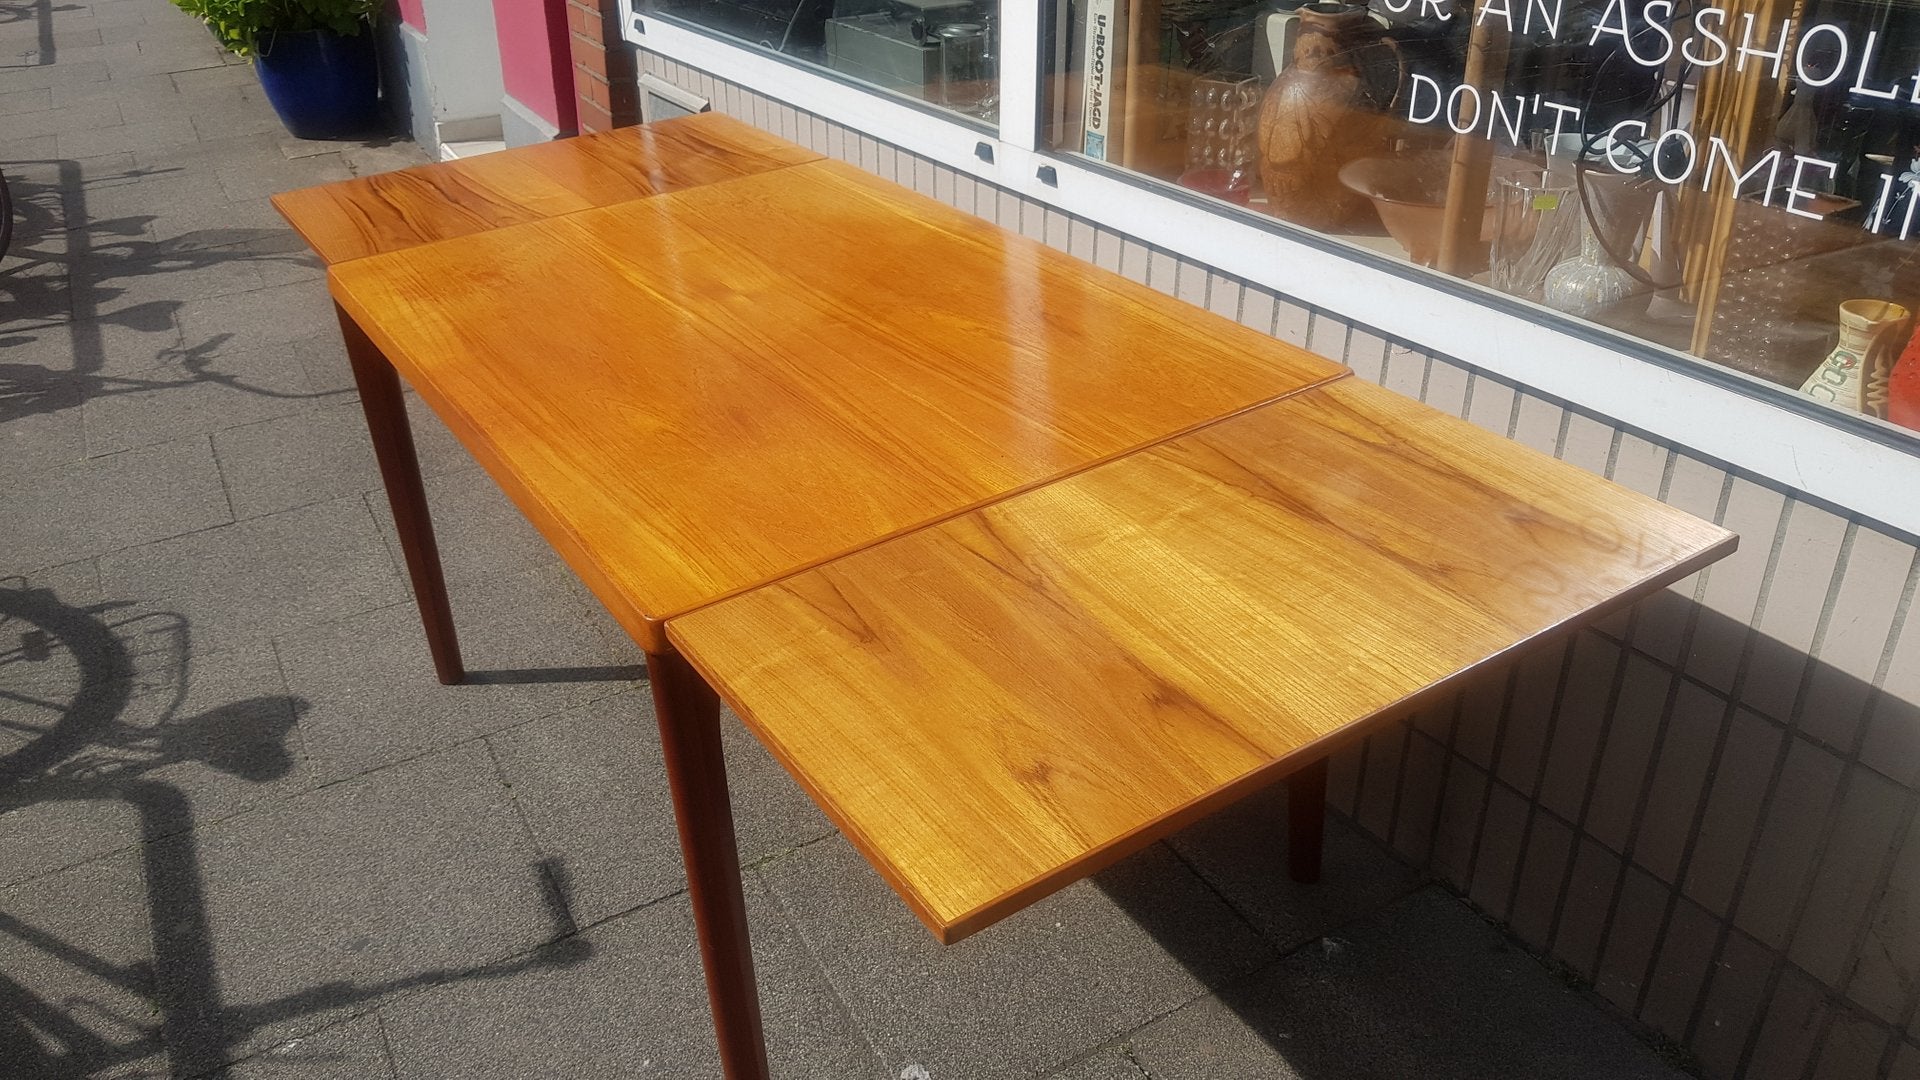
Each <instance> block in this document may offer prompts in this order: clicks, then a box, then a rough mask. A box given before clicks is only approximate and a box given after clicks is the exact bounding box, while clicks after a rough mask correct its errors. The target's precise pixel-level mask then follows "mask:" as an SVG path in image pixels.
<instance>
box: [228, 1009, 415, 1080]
mask: <svg viewBox="0 0 1920 1080" xmlns="http://www.w3.org/2000/svg"><path fill="white" fill-rule="evenodd" d="M223 1075H224V1078H225V1080H397V1076H396V1074H395V1073H394V1071H393V1059H392V1057H391V1056H390V1055H389V1054H388V1053H387V1037H386V1034H385V1033H384V1032H382V1031H381V1030H380V1017H379V1016H378V1015H377V1014H375V1013H365V1014H363V1015H360V1016H356V1017H354V1018H353V1019H351V1020H347V1021H344V1022H342V1023H338V1024H335V1025H333V1026H332V1027H330V1028H324V1029H322V1030H320V1031H316V1032H314V1033H313V1034H311V1035H302V1036H299V1037H298V1038H293V1039H288V1040H287V1041H286V1042H284V1043H281V1044H280V1045H279V1046H276V1047H274V1048H272V1049H271V1050H266V1051H263V1052H261V1053H259V1054H256V1055H254V1056H253V1057H250V1058H247V1059H246V1060H244V1061H241V1062H238V1063H236V1064H235V1065H233V1066H232V1067H231V1068H229V1069H227V1070H226V1072H225V1073H224V1074H223Z"/></svg>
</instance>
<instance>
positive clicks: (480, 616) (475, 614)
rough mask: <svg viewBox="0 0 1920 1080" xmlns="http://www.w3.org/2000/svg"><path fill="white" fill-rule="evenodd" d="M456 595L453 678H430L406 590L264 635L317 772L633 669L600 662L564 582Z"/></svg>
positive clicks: (405, 754) (536, 713) (568, 694)
mask: <svg viewBox="0 0 1920 1080" xmlns="http://www.w3.org/2000/svg"><path fill="white" fill-rule="evenodd" d="M295 513H298V511H295ZM456 601H457V602H456V603H455V605H454V610H455V612H456V619H457V624H458V626H459V628H460V645H461V652H462V654H463V656H464V658H465V660H466V663H467V670H468V671H469V672H470V673H471V674H472V677H470V678H469V680H468V681H467V682H466V683H464V684H462V685H459V686H442V685H440V684H439V683H438V682H436V681H435V680H434V678H433V664H432V660H431V659H430V657H429V656H428V654H427V647H426V639H425V637H424V636H423V635H422V633H421V631H420V617H419V614H418V611H417V609H416V608H415V607H414V605H413V604H412V603H411V602H410V601H409V602H401V603H396V604H393V605H392V606H389V607H385V608H382V609H380V610H377V611H372V612H368V613H366V614H363V615H360V616H357V617H353V618H348V619H343V620H340V621H337V622H332V623H328V624H325V625H318V626H313V627H310V628H308V629H305V630H301V631H292V632H288V633H285V634H282V635H280V636H279V637H277V638H276V642H275V643H276V646H277V648H278V649H279V652H280V657H281V663H282V666H283V667H284V668H285V670H286V673H287V686H288V689H289V692H290V693H291V694H292V695H293V696H295V697H297V698H300V699H301V700H302V701H304V702H306V705H307V711H306V712H305V713H303V714H302V716H301V721H300V723H301V736H302V738H303V740H304V742H305V745H306V749H307V753H308V755H309V758H310V761H311V764H312V768H313V769H314V771H315V774H316V775H317V776H318V777H320V778H322V779H334V778H338V777H343V776H351V775H354V774H357V773H360V772H364V771H366V770H368V769H372V768H376V767H379V766H382V765H386V764H389V763H391V762H394V761H400V760H405V759H407V758H410V757H413V756H415V755H418V754H421V753H425V752H427V751H430V750H434V749H437V748H440V747H446V746H451V745H455V744H458V743H462V742H465V741H468V740H472V739H478V738H479V737H481V736H483V735H489V734H492V733H493V732H496V731H501V730H504V729H506V728H509V727H513V726H514V725H516V724H523V723H526V722H527V721H529V720H537V719H539V718H541V717H543V716H551V715H553V714H554V713H557V712H560V711H562V710H564V709H567V708H571V707H573V706H576V705H581V704H585V703H586V702H589V701H593V700H596V699H598V698H602V697H608V696H611V695H613V694H616V693H619V692H620V691H622V690H624V689H627V688H629V687H630V686H631V685H632V683H631V681H630V680H631V679H632V678H633V677H634V676H636V675H637V674H638V672H637V671H635V670H633V669H629V668H621V667H617V666H615V665H614V664H613V663H611V659H610V658H609V657H608V655H607V653H606V651H605V648H604V645H603V644H602V643H601V641H600V639H599V638H598V637H597V636H595V635H594V634H593V633H591V631H590V630H589V629H588V627H587V624H586V621H585V620H584V619H583V618H582V617H581V614H580V610H579V606H578V604H577V603H576V602H575V601H574V599H573V597H572V596H571V594H569V593H568V592H567V591H566V588H565V585H564V583H561V582H557V581H556V582H553V583H552V584H551V585H550V586H548V587H547V588H545V589H535V588H519V589H511V590H506V589H503V590H501V591H497V592H494V593H491V594H477V593H476V594H469V595H467V596H463V597H457V598H456ZM461 616H464V617H461Z"/></svg>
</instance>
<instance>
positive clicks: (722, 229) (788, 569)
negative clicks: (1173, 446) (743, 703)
mask: <svg viewBox="0 0 1920 1080" xmlns="http://www.w3.org/2000/svg"><path fill="white" fill-rule="evenodd" d="M332 288H333V292H334V295H335V297H336V298H337V299H338V300H339V302H340V303H341V305H342V306H343V307H344V308H346V309H347V310H348V311H349V312H351V313H352V314H353V316H354V318H355V320H356V321H357V322H358V323H359V324H360V326H362V327H363V328H365V329H366V330H367V332H368V333H369V335H370V336H372V337H373V339H374V340H375V341H376V342H377V343H378V344H379V346H380V348H381V350H382V351H383V352H384V353H385V354H386V356H387V357H388V358H389V359H390V360H391V361H392V362H393V363H394V365H395V366H396V367H397V368H399V370H400V371H401V373H402V374H403V375H405V376H406V378H407V379H408V381H409V382H410V383H412V385H413V386H414V387H415V388H416V389H417V390H418V391H419V392H420V394H421V396H422V397H423V398H424V399H425V400H426V401H427V402H428V403H429V404H431V405H432V406H433V407H434V409H435V410H436V411H437V412H438V413H439V414H440V416H441V417H442V418H443V419H444V420H445V421H446V422H447V424H448V425H449V426H450V427H451V428H452V429H453V430H454V432H455V433H456V434H457V435H458V436H459V437H460V438H461V439H462V440H463V441H464V442H465V443H466V445H467V447H468V448H469V449H470V450H472V451H473V453H474V454H475V456H476V457H478V458H479V459H480V461H481V462H482V463H483V464H484V465H485V466H486V467H487V468H488V470H489V471H490V472H491V473H492V475H493V477H494V478H495V480H496V481H497V482H499V483H500V485H501V486H502V487H503V488H504V489H505V490H506V491H507V493H508V494H509V495H510V496H512V497H513V498H514V499H515V501H516V502H517V503H518V504H519V506H520V508H521V510H522V511H523V512H524V513H526V514H527V516H528V517H529V519H531V520H532V521H533V522H534V524H535V525H536V526H537V527H539V528H540V529H541V530H542V532H543V533H545V535H546V536H547V538H548V539H549V540H550V541H551V542H552V543H553V544H554V545H555V547H556V548H557V549H558V550H559V551H560V552H561V554H562V555H563V557H565V558H566V559H567V560H568V562H569V563H570V564H571V565H572V566H573V567H574V569H575V571H576V572H578V573H579V574H580V575H581V576H582V578H583V579H585V580H586V582H587V583H588V585H589V586H590V587H591V588H592V589H593V590H594V591H595V593H596V594H597V595H598V596H599V597H600V599H601V601H602V602H603V603H605V604H606V605H607V607H608V609H609V610H610V611H611V612H612V613H613V614H614V616H615V617H616V618H618V619H619V620H620V621H621V622H622V624H623V625H624V626H625V627H626V628H627V629H628V631H629V632H631V633H633V634H634V635H635V637H636V638H637V639H638V640H639V641H640V643H641V645H642V646H643V647H645V648H646V649H648V650H649V651H659V650H661V649H664V648H666V645H665V639H664V637H663V636H662V633H661V630H660V625H659V624H660V621H661V620H663V619H665V618H667V617H669V616H672V615H676V614H678V613H680V612H683V611H687V610H690V609H692V608H696V607H699V606H701V605H703V604H706V603H710V602H712V601H713V600H716V599H718V598H720V597H723V596H726V595H729V594H731V593H735V592H738V591H740V590H742V589H746V588H750V587H752V586H755V585H758V584H761V583H763V582H766V581H769V580H772V579H774V578H777V577H780V576H782V575H785V574H788V573H792V572H793V571H795V570H799V569H802V568H804V567H807V566H810V565H813V564H815V563H818V562H821V561H823V560H826V559H829V558H832V557H834V556H836V555H839V554H842V553H844V552H847V551H850V550H853V549H855V548H859V547H863V546H866V545H868V544H871V543H874V542H876V541H878V540H881V539H884V538H886V537H888V536H890V535H894V534H897V533H900V532H903V531H905V530H908V529H912V528H915V527H918V526H921V525H924V524H926V523H928V522H930V521H934V520H937V519H940V518H942V517H945V516H950V515H952V514H955V513H958V512H961V511H963V510H966V509H968V508H971V507H973V506H976V505H979V504H981V503H983V502H985V501H987V500H990V499H994V498H998V497H1001V496H1003V495H1006V494H1008V493H1010V492H1013V491H1017V490H1020V489H1022V488H1025V487H1029V486H1032V485H1035V484H1039V483H1043V482H1045V481H1048V480H1052V479H1055V478H1057V477H1059V476H1062V475H1065V474H1067V473H1070V472H1073V471H1075V470H1078V469H1081V468H1084V467H1086V466H1089V465H1091V464H1094V463H1097V462H1099V461H1102V460H1106V459H1109V458H1112V457H1114V456H1117V455H1119V454H1123V453H1126V452H1128V451H1130V450H1133V449H1136V448H1138V447H1140V446H1143V445H1146V444H1148V443H1151V442H1155V441H1158V440H1160V439H1162V438H1164V437H1166V436H1169V435H1172V434H1176V433H1178V432H1180V431H1182V430H1185V429H1188V428H1191V427H1193V426H1195V425H1198V424H1202V423H1205V422H1208V421H1211V420H1213V419H1215V418H1217V417H1220V416H1223V415H1226V414H1229V413H1232V412H1235V411H1236V410H1241V409H1245V408H1249V407H1252V406H1254V405H1258V404H1261V403H1263V402H1268V401H1272V400H1275V399H1277V398H1279V397H1282V396H1285V395H1286V394H1289V393H1293V392H1295V391H1298V390H1300V389H1302V388H1304V387H1308V386H1312V385H1314V384H1317V383H1319V382H1322V381H1324V380H1327V379H1329V378H1333V377H1337V376H1338V375H1339V374H1340V373H1341V372H1342V371H1343V370H1344V369H1342V368H1340V367H1339V366H1337V365H1335V364H1332V363H1329V362H1327V361H1325V360H1322V359H1320V358H1318V357H1315V356H1312V355H1310V354H1308V353H1305V352H1303V351H1301V350H1299V349H1297V348H1294V347H1292V346H1289V345H1286V344H1284V343H1281V342H1278V341H1275V340H1273V339H1272V338H1269V337H1267V336H1266V335H1264V334H1260V333H1257V332H1255V331H1252V330H1248V329H1246V328H1244V327H1241V326H1238V325H1235V324H1233V323H1230V322H1227V321H1226V320H1223V319H1219V318H1216V317H1213V316H1209V315H1206V314H1205V313H1202V312H1199V311H1196V310H1195V309H1193V308H1192V307H1189V306H1187V305H1185V304H1181V303H1179V302H1177V301H1174V300H1172V299H1171V298H1168V297H1166V296H1163V295H1161V294H1159V293H1156V292H1153V291H1152V290H1150V289H1147V288H1145V287H1144V286H1141V285H1137V284H1135V283H1132V282H1129V281H1126V280H1125V279H1122V278H1120V277H1118V276H1116V275H1113V274H1109V273H1106V272H1104V271H1100V270H1095V269H1093V268H1091V267H1088V266H1086V265H1085V264H1084V263H1081V262H1079V261H1077V260H1075V259H1072V258H1071V257H1069V256H1067V255H1065V254H1063V253H1061V252H1057V251H1054V250H1052V249H1050V248H1047V247H1046V246H1044V245H1042V244H1040V243H1038V242H1035V241H1031V240H1027V239H1024V238H1021V237H1018V236H1014V235H1012V234H1010V233H1008V232H1006V231H1004V230H1002V229H999V228H997V227H995V226H992V225H989V224H987V223H985V222H982V221H980V220H978V219H977V218H973V217H971V216H969V215H965V214H962V213H960V212H959V211H956V210H953V209H951V208H949V207H945V206H942V205H941V204H939V203H936V202H934V201H932V200H930V199H925V198H922V197H920V196H917V195H914V194H912V193H909V192H906V191H904V190H903V189H901V188H899V187H897V186H895V185H892V184H888V183H886V182H884V181H881V180H878V179H876V178H873V177H870V176H867V175H866V174H864V173H861V172H860V171H859V170H857V169H853V168H851V167H849V166H844V165H840V164H837V163H831V162H821V163H815V164H809V165H799V166H794V167H792V168H788V169H783V170H780V171H777V172H768V173H762V174H759V175H756V176H750V177H745V178H742V179H738V180H732V181H728V182H726V183H722V184H714V185H709V186H705V187H699V188H692V189H689V190H685V191H680V192H676V193H673V194H669V195H662V196H659V197H656V198H652V199H646V200H641V201H637V202H628V203H624V204H621V205H619V206H615V207H609V208H605V209H601V210H590V211H585V212H582V213H578V214H572V215H569V216H567V217H563V218H556V219H552V220H549V221H543V222H538V223H534V224H529V225H522V226H518V227H514V228H510V229H502V230H496V231H493V232H488V233H481V234H476V235H473V236H468V237H464V238H461V239H458V240H452V241H448V242H446V243H442V244H433V245H429V246H424V247H417V248H413V249H410V250H407V251H401V252H395V253H393V254H388V255H381V256H376V257H373V258H368V259H361V260H356V261H353V262H348V263H344V264H341V265H338V266H336V267H334V269H333V271H332Z"/></svg>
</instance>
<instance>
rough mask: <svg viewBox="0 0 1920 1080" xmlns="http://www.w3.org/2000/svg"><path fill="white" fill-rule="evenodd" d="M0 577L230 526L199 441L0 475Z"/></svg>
mask: <svg viewBox="0 0 1920 1080" xmlns="http://www.w3.org/2000/svg"><path fill="white" fill-rule="evenodd" d="M0 505H4V506H6V507H7V510H8V512H7V513H6V514H5V515H4V516H0V573H8V572H17V571H22V570H31V569H35V568H37V567H41V566H52V565H56V564H59V563H65V562H72V561H74V560H75V559H81V558H86V557H88V556H92V555H98V554H102V553H105V552H113V551H121V550H123V549H126V548H129V547H133V546H134V545H139V544H147V543H151V542H153V541H156V540H161V539H164V538H167V537H172V536H179V535H181V534H183V533H191V532H198V531H200V530H203V529H207V528H210V527H213V526H216V525H220V524H222V523H224V522H227V521H230V520H232V515H231V512H230V511H229V510H228V508H227V499H226V495H225V494H224V493H223V492H222V490H221V488H220V473H219V469H218V468H216V467H215V466H214V463H213V448H212V446H211V444H210V443H209V442H208V440H207V439H206V437H205V436H198V437H194V438H188V439H176V440H174V441H173V442H168V443H161V444H159V445H157V446H147V447H142V448H141V449H138V450H129V451H127V452H126V453H123V454H112V455H109V456H107V457H101V458H93V459H90V460H87V461H81V462H76V463H73V464H68V465H63V466H60V467H58V468H55V469H50V470H46V471H43V472H37V473H26V474H8V475H5V476H0Z"/></svg>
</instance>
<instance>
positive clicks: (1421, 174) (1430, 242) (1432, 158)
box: [1340, 150, 1502, 274]
mask: <svg viewBox="0 0 1920 1080" xmlns="http://www.w3.org/2000/svg"><path fill="white" fill-rule="evenodd" d="M1451 164H1452V156H1451V155H1450V154H1448V153H1446V152H1445V151H1439V150H1423V151H1419V152H1416V153H1411V154H1401V155H1399V156H1397V157H1372V158H1361V159H1360V160H1358V161H1350V162H1348V163H1347V164H1346V165H1344V166H1342V167H1341V169H1340V182H1341V183H1342V184H1345V185H1346V186H1347V188H1348V189H1349V190H1352V191H1355V192H1358V193H1359V194H1361V195H1365V196H1366V197H1367V198H1369V199H1371V200H1373V206H1374V209H1376V210H1378V211H1379V212H1380V221H1381V223H1382V224H1384V225H1385V226H1386V227H1387V235H1389V236H1391V237H1393V238H1394V240H1396V241H1397V242H1398V243H1399V244H1400V246H1401V247H1403V248H1406V249H1407V258H1408V259H1410V260H1412V261H1413V262H1416V263H1419V264H1420V265H1421V266H1432V265H1433V264H1434V263H1435V261H1437V260H1438V259H1439V257H1440V231H1441V229H1442V228H1444V227H1445V225H1446V220H1447V175H1448V173H1449V171H1450V169H1451ZM1501 164H1502V163H1501V162H1495V165H1494V173H1495V174H1496V175H1498V174H1499V173H1500V172H1501V167H1500V166H1501ZM1488 189H1489V191H1488V193H1483V194H1482V198H1487V199H1488V201H1489V202H1491V199H1490V195H1489V193H1490V192H1491V189H1492V185H1491V184H1489V185H1488ZM1492 245H1493V214H1492V212H1491V207H1489V209H1488V211H1487V212H1485V213H1483V214H1482V215H1481V218H1480V235H1479V237H1478V239H1477V240H1476V241H1475V242H1474V245H1473V249H1472V251H1470V252H1469V253H1468V259H1467V265H1466V266H1464V267H1457V268H1456V269H1457V270H1458V271H1460V272H1462V273H1468V274H1474V273H1478V272H1480V271H1482V270H1485V269H1486V268H1487V253H1488V251H1489V250H1490V249H1491V248H1492Z"/></svg>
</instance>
